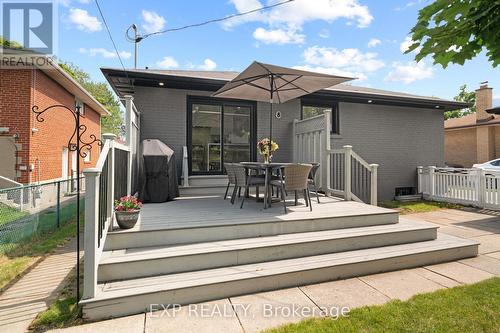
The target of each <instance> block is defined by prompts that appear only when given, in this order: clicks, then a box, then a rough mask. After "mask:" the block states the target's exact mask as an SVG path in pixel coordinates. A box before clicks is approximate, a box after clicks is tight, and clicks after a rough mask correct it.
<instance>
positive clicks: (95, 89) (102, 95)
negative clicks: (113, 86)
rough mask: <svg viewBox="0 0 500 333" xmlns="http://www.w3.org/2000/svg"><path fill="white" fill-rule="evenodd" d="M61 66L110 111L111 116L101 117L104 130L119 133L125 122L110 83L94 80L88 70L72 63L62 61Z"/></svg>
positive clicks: (104, 131)
mask: <svg viewBox="0 0 500 333" xmlns="http://www.w3.org/2000/svg"><path fill="white" fill-rule="evenodd" d="M59 66H61V67H62V68H63V69H64V70H65V71H66V72H67V73H68V74H69V75H70V76H71V77H72V78H73V79H75V80H76V81H77V82H78V83H80V84H81V85H82V87H83V88H85V89H86V90H87V91H88V92H89V93H90V94H91V95H92V96H94V98H95V99H96V100H97V101H99V103H101V104H102V105H103V106H104V107H105V108H106V110H108V111H109V113H110V115H109V116H107V117H102V118H101V128H102V132H103V133H114V134H116V135H119V134H120V133H121V128H122V124H123V118H122V113H121V111H120V102H119V101H118V100H117V99H116V97H115V96H114V95H113V93H112V92H111V90H110V89H109V87H108V85H107V84H106V83H104V82H95V81H92V80H91V79H90V75H89V74H88V73H87V72H85V71H83V70H82V69H80V68H79V67H78V66H76V65H74V64H72V63H68V62H63V63H60V64H59Z"/></svg>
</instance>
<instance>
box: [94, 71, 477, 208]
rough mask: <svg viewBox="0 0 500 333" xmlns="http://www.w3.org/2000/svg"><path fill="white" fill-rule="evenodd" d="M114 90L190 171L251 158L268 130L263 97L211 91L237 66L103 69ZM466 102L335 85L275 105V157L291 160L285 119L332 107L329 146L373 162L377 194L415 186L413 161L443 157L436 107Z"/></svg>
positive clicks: (144, 131)
mask: <svg viewBox="0 0 500 333" xmlns="http://www.w3.org/2000/svg"><path fill="white" fill-rule="evenodd" d="M102 72H103V73H104V75H105V77H106V79H107V80H108V81H109V83H110V84H111V86H112V87H113V89H114V91H115V92H116V93H117V94H118V96H120V97H121V98H123V97H124V96H126V95H132V96H133V97H134V103H135V106H136V107H137V110H138V111H139V112H140V122H141V129H140V138H141V139H148V138H155V139H160V140H162V141H163V142H164V143H166V144H167V145H168V146H170V147H171V148H172V149H174V150H175V152H176V154H177V157H178V158H177V161H178V163H179V166H178V167H179V170H180V169H181V165H180V163H181V157H182V150H183V146H187V148H188V151H189V154H188V155H189V174H190V175H193V176H195V175H203V176H213V177H214V178H217V175H219V178H220V175H221V174H222V170H223V167H222V163H223V162H224V161H238V160H240V161H242V160H256V159H257V158H258V157H257V153H256V149H255V146H256V142H257V140H259V139H261V138H264V137H267V136H268V132H269V131H268V128H269V123H268V119H269V104H268V103H261V102H253V101H241V100H228V99H227V100H224V99H216V98H212V97H210V95H211V94H212V93H213V92H215V91H216V90H218V89H219V88H221V87H222V86H223V85H224V84H225V83H226V82H227V81H229V80H231V79H232V78H234V77H235V76H236V75H237V74H238V73H236V72H222V71H181V70H150V69H141V70H127V71H126V72H125V71H123V70H120V69H113V68H102ZM466 106H467V104H465V103H460V102H456V101H450V100H444V99H440V98H435V97H424V96H416V95H410V94H405V93H399V92H392V91H384V90H379V89H371V88H363V87H358V86H352V85H344V84H340V85H336V86H334V87H331V88H329V89H324V90H321V91H319V92H317V93H314V94H310V95H307V96H305V97H302V98H300V99H295V100H292V101H290V102H287V103H284V104H281V105H279V104H278V105H277V106H276V109H277V110H279V111H281V115H282V116H281V118H279V119H275V121H274V125H273V126H274V129H273V133H274V134H273V139H275V140H276V141H277V142H278V144H279V145H280V149H279V151H278V153H277V154H276V155H275V157H274V159H275V160H277V161H291V160H292V154H293V147H292V142H293V140H292V124H293V120H294V119H302V118H305V117H309V116H312V115H317V114H319V113H322V112H323V111H324V110H327V109H329V110H331V111H332V130H333V135H332V139H331V140H332V142H331V145H332V148H341V147H342V146H344V145H352V146H353V149H354V150H355V151H356V152H357V153H358V154H359V155H361V156H362V157H363V158H364V159H365V160H366V161H368V162H369V163H378V164H379V165H380V167H379V176H378V189H379V190H378V192H379V193H378V197H379V199H380V200H387V199H392V198H393V197H394V195H395V193H396V192H397V191H402V190H406V189H408V190H410V189H411V188H415V187H416V167H417V166H419V165H436V166H442V165H443V164H444V128H443V112H444V111H448V110H454V109H460V108H464V107H466Z"/></svg>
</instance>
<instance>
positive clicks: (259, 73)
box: [212, 61, 353, 145]
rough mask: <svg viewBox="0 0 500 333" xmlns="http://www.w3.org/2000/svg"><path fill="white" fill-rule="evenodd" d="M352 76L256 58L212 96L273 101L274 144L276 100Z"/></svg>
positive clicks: (270, 123) (321, 87)
mask: <svg viewBox="0 0 500 333" xmlns="http://www.w3.org/2000/svg"><path fill="white" fill-rule="evenodd" d="M352 79H353V78H350V77H343V76H334V75H327V74H321V73H316V72H308V71H302V70H298V69H293V68H287V67H281V66H276V65H269V64H263V63H261V62H257V61H254V62H253V63H252V64H251V65H250V66H248V67H247V68H246V69H245V70H244V71H243V72H241V73H240V74H239V75H238V76H237V77H235V78H234V79H233V80H231V81H230V82H228V83H226V84H225V85H224V86H223V87H222V88H220V89H219V90H218V91H216V92H215V93H214V94H213V95H212V96H214V97H226V98H237V99H246V100H253V101H260V102H270V103H271V111H270V115H269V116H270V117H269V141H270V142H269V145H271V140H272V135H273V104H274V103H284V102H286V101H289V100H291V99H294V98H297V97H300V96H303V95H307V94H311V93H313V92H315V91H318V90H321V89H324V88H328V87H331V86H334V85H336V84H339V83H342V82H346V81H349V80H352Z"/></svg>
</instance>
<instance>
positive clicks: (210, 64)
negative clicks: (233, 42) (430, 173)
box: [198, 58, 217, 71]
mask: <svg viewBox="0 0 500 333" xmlns="http://www.w3.org/2000/svg"><path fill="white" fill-rule="evenodd" d="M198 68H199V69H201V70H204V71H213V70H214V69H215V68H217V63H216V62H215V61H213V60H212V59H210V58H206V59H205V60H203V64H202V65H200V66H199V67H198Z"/></svg>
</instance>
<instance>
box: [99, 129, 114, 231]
mask: <svg viewBox="0 0 500 333" xmlns="http://www.w3.org/2000/svg"><path fill="white" fill-rule="evenodd" d="M102 138H103V139H104V140H109V156H108V193H107V195H108V207H107V214H106V216H107V217H108V218H109V230H110V231H111V230H113V216H114V214H113V209H114V200H115V140H116V135H115V134H113V133H104V134H103V135H102Z"/></svg>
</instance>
